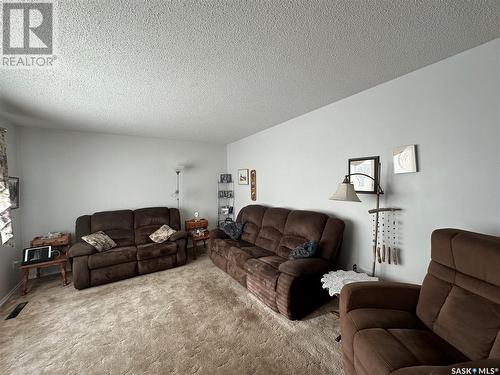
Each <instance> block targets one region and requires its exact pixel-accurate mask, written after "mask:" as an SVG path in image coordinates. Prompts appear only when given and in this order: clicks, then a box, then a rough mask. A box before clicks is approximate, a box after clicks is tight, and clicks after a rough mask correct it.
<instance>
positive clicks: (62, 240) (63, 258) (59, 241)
mask: <svg viewBox="0 0 500 375" xmlns="http://www.w3.org/2000/svg"><path fill="white" fill-rule="evenodd" d="M30 245H31V247H40V246H52V248H53V249H54V250H57V251H59V255H58V256H57V257H55V258H52V259H50V260H48V261H46V262H42V263H35V264H27V265H24V266H22V265H21V266H19V269H20V270H21V272H22V277H23V279H22V288H21V294H22V295H23V296H24V295H26V293H28V277H29V272H30V270H31V269H34V268H35V269H36V277H37V279H39V278H40V269H42V268H48V267H54V266H57V267H59V272H60V273H61V278H62V281H63V286H66V285H68V280H67V277H66V267H67V264H68V257H67V253H68V250H69V248H70V246H71V235H70V234H69V233H62V234H61V235H60V236H58V237H53V238H43V237H35V238H33V239H32V240H31V242H30Z"/></svg>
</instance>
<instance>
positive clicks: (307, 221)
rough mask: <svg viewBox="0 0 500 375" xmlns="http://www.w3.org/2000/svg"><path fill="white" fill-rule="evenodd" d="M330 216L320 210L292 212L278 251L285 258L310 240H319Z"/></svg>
mask: <svg viewBox="0 0 500 375" xmlns="http://www.w3.org/2000/svg"><path fill="white" fill-rule="evenodd" d="M327 220H328V216H327V215H325V214H322V213H319V212H312V211H301V210H296V211H292V212H290V214H289V215H288V218H287V220H286V224H285V231H284V232H283V236H282V237H281V240H280V243H279V245H278V249H277V251H276V253H277V254H278V255H279V256H282V257H284V258H287V257H288V254H289V253H290V251H291V250H293V249H294V248H296V247H297V246H299V245H301V244H303V243H304V242H306V241H309V240H315V241H316V242H319V241H320V239H321V235H322V233H323V229H324V227H325V224H326V221H327Z"/></svg>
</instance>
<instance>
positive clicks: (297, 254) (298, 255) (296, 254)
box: [288, 240, 318, 259]
mask: <svg viewBox="0 0 500 375" xmlns="http://www.w3.org/2000/svg"><path fill="white" fill-rule="evenodd" d="M317 249H318V243H317V242H316V241H314V240H310V241H307V242H305V243H303V244H302V245H299V246H297V247H296V248H295V249H293V250H292V251H290V252H289V253H288V259H303V258H310V257H312V256H313V255H314V254H316V250H317Z"/></svg>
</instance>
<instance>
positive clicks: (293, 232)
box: [208, 205, 344, 319]
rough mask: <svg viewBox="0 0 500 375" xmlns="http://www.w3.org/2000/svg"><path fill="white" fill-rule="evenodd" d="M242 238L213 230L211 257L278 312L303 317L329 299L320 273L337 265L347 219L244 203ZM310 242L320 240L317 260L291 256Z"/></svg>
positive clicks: (241, 217)
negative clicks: (231, 236) (233, 237)
mask: <svg viewBox="0 0 500 375" xmlns="http://www.w3.org/2000/svg"><path fill="white" fill-rule="evenodd" d="M236 222H239V223H244V224H245V225H244V227H243V234H242V236H241V239H240V240H237V241H236V240H232V239H230V238H229V237H228V236H227V235H226V234H225V233H224V232H223V231H222V230H220V229H215V230H212V231H211V232H210V242H209V247H208V255H209V256H210V258H211V259H212V261H213V262H214V263H215V265H216V266H218V267H219V268H221V269H222V270H223V271H225V272H227V273H228V274H229V275H231V276H232V277H233V278H235V279H236V280H237V281H238V282H239V283H240V284H242V285H243V286H245V287H246V288H247V289H248V290H249V291H250V292H251V293H253V294H254V295H256V296H257V297H258V298H259V299H260V300H261V301H262V302H264V303H265V304H266V305H267V306H269V307H270V308H271V309H273V310H274V311H277V312H280V313H281V314H283V315H285V316H286V317H288V318H289V319H300V318H301V317H303V316H305V315H307V314H308V313H309V312H311V311H312V310H314V309H315V308H316V307H318V306H320V305H321V304H323V303H324V302H325V301H327V300H328V298H329V296H328V293H327V292H326V291H325V290H324V289H322V287H321V282H320V280H321V277H322V276H323V274H324V273H326V272H328V271H330V270H332V269H334V268H335V261H336V259H337V255H338V253H339V250H340V247H341V244H342V236H343V232H344V222H343V221H342V220H339V219H334V218H331V217H329V216H327V215H325V214H322V213H318V212H311V211H292V210H288V209H285V208H268V207H265V206H260V205H250V206H246V207H244V208H243V209H242V210H241V211H240V212H239V213H238V217H237V218H236ZM308 240H316V241H317V242H318V252H317V254H316V256H315V257H314V258H308V259H297V260H288V259H287V256H288V253H289V252H290V251H291V250H292V249H293V248H295V247H296V246H298V245H301V244H303V243H304V242H306V241H308Z"/></svg>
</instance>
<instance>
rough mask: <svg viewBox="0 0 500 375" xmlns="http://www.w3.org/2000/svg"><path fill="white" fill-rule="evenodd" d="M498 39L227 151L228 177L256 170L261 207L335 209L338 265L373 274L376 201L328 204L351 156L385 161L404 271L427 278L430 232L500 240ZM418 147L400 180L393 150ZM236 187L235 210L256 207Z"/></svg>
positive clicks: (393, 271)
mask: <svg viewBox="0 0 500 375" xmlns="http://www.w3.org/2000/svg"><path fill="white" fill-rule="evenodd" d="M499 52H500V39H497V40H495V41H492V42H489V43H487V44H484V45H482V46H479V47H477V48H474V49H472V50H468V51H466V52H464V53H461V54H459V55H456V56H454V57H451V58H449V59H446V60H443V61H441V62H439V63H436V64H433V65H430V66H428V67H425V68H423V69H420V70H418V71H415V72H413V73H410V74H408V75H405V76H403V77H400V78H398V79H395V80H393V81H390V82H387V83H385V84H382V85H379V86H377V87H374V88H372V89H369V90H366V91H364V92H362V93H359V94H357V95H354V96H352V97H349V98H347V99H344V100H342V101H339V102H336V103H333V104H330V105H328V106H325V107H323V108H320V109H318V110H315V111H313V112H310V113H308V114H305V115H303V116H300V117H297V118H295V119H292V120H290V121H287V122H285V123H283V124H280V125H278V126H275V127H273V128H270V129H267V130H265V131H262V132H260V133H257V134H255V135H253V136H250V137H247V138H245V139H242V140H240V141H237V142H234V143H231V144H229V145H228V147H227V160H228V162H227V163H228V171H229V172H230V173H236V172H237V169H239V168H249V169H252V168H253V169H256V170H257V203H261V204H268V205H272V206H284V207H291V208H296V209H311V210H317V211H322V212H325V213H329V214H332V215H335V216H338V217H340V218H342V219H344V220H345V221H346V223H347V229H346V238H345V243H344V247H343V250H342V251H343V253H342V257H341V264H342V265H343V266H344V267H347V268H350V267H351V266H352V264H353V263H357V264H358V265H359V266H361V268H363V269H365V270H370V269H371V259H372V258H371V217H370V215H368V213H367V210H368V209H370V208H373V207H374V206H375V198H374V197H373V196H368V195H361V199H362V201H363V202H362V203H352V202H338V201H330V200H328V198H329V197H330V195H331V194H332V193H333V192H334V191H335V190H336V187H337V184H338V183H339V182H340V181H341V180H342V177H343V176H344V174H346V173H347V159H348V158H352V157H361V156H372V155H380V157H381V163H382V179H381V183H382V185H383V187H384V188H385V190H386V192H387V194H386V198H385V199H386V201H385V202H383V203H382V206H384V205H386V206H397V207H401V208H403V209H404V211H403V212H402V213H401V215H400V220H401V225H400V230H401V237H400V240H401V244H400V246H401V249H402V260H403V262H404V263H403V265H402V266H385V265H382V266H381V268H380V267H379V266H377V267H379V270H381V272H380V274H381V275H383V276H385V277H386V278H389V279H396V280H402V281H410V282H421V281H422V278H423V276H424V274H425V271H426V268H427V264H428V262H429V259H430V234H431V232H432V230H434V229H436V228H441V227H458V228H463V229H469V230H473V231H479V232H486V233H490V234H496V235H500V204H499V199H500V198H499V192H500V154H499V147H500V146H499V139H500V134H499V133H500V129H499V128H500V115H499V104H500V69H499V67H500V61H499ZM413 143H415V144H418V151H419V166H420V171H419V173H414V174H406V175H394V174H393V173H392V160H391V159H392V150H393V148H395V147H397V146H401V145H405V144H413ZM250 203H251V201H250V189H249V186H244V185H240V186H239V185H236V211H238V210H239V209H240V208H241V207H242V206H245V205H247V204H250Z"/></svg>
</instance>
